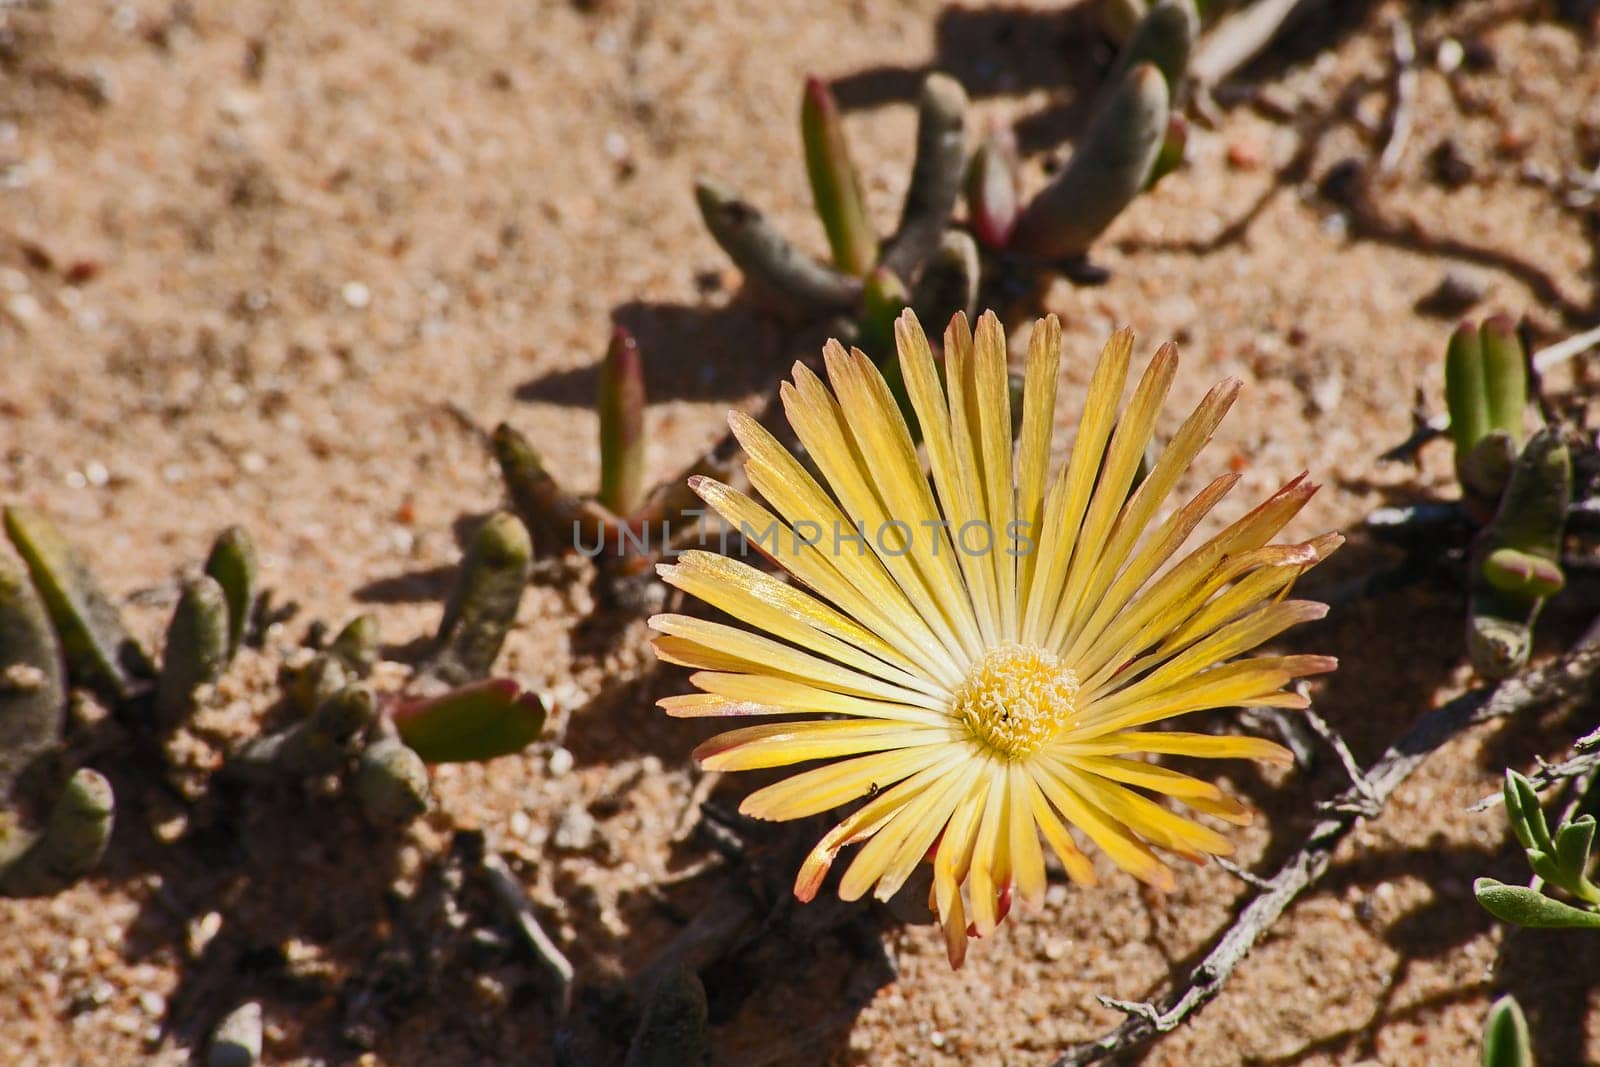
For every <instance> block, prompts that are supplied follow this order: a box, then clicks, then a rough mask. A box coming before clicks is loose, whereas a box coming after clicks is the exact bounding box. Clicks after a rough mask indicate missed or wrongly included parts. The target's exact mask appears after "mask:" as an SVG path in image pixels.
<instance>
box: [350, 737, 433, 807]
mask: <svg viewBox="0 0 1600 1067" xmlns="http://www.w3.org/2000/svg"><path fill="white" fill-rule="evenodd" d="M355 788H356V796H357V797H359V798H360V800H361V807H362V809H363V810H364V811H365V812H366V813H367V816H368V817H369V818H371V819H372V821H373V822H375V823H378V824H380V825H386V826H400V825H404V824H405V823H408V822H410V821H411V820H412V819H414V818H416V817H417V816H418V815H421V814H422V813H423V812H425V811H427V810H428V797H429V789H428V768H427V765H426V764H425V763H423V762H422V757H421V756H419V755H417V754H416V752H414V751H412V750H411V749H410V748H409V747H407V745H406V744H405V742H404V741H401V740H400V739H399V738H397V737H384V738H379V739H378V740H376V741H374V742H373V743H372V744H370V745H368V746H367V747H366V749H365V750H364V751H363V752H362V753H361V766H360V768H359V769H358V770H357V772H356V786H355Z"/></svg>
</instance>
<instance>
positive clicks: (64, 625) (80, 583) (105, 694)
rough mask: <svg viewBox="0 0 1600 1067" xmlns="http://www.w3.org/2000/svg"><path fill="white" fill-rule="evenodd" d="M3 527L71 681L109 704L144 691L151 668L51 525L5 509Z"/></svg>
mask: <svg viewBox="0 0 1600 1067" xmlns="http://www.w3.org/2000/svg"><path fill="white" fill-rule="evenodd" d="M5 527H6V535H7V536H8V537H10V538H11V543H12V544H13V545H14V546H16V549H17V553H18V554H19V555H20V556H22V559H23V562H24V563H26V564H27V566H28V574H29V576H30V577H31V578H32V579H33V584H34V587H35V588H37V589H38V590H39V596H40V598H41V599H42V600H43V601H44V606H45V609H46V610H47V611H48V612H49V614H50V620H51V622H52V624H53V625H54V626H55V629H56V633H57V634H58V635H59V636H60V639H61V648H62V651H63V652H64V653H65V655H66V663H67V674H68V677H69V678H70V679H71V681H72V683H73V684H74V685H81V686H83V687H84V688H86V689H92V690H94V691H95V692H96V693H98V694H99V695H100V696H101V697H102V698H103V699H105V700H106V701H107V702H109V703H113V704H114V703H117V702H119V701H122V700H125V699H127V698H128V697H129V696H131V695H133V694H134V693H136V692H139V691H141V690H145V689H148V687H149V683H150V682H151V681H152V680H153V679H154V678H155V673H156V672H155V665H154V664H153V663H151V661H150V657H149V655H148V654H146V653H145V651H144V649H142V648H140V647H139V643H138V642H137V641H135V640H134V639H133V636H132V635H131V634H130V633H129V632H128V628H127V626H126V624H124V623H123V621H122V614H121V612H119V611H118V610H117V609H116V607H115V606H114V605H113V604H112V603H111V601H110V599H109V598H108V597H107V596H106V595H105V593H104V592H102V591H101V589H100V586H99V584H98V583H97V582H96V581H95V579H94V575H93V574H92V573H90V571H89V567H88V565H87V564H86V563H85V562H84V561H83V559H82V557H81V556H79V555H78V553H77V552H76V551H75V550H74V549H73V548H72V546H71V545H70V544H68V543H67V541H66V539H65V538H63V537H62V536H61V534H60V532H59V531H58V530H57V529H56V528H55V525H54V524H53V523H51V522H50V520H49V519H47V518H45V517H44V516H43V515H41V514H39V513H38V512H36V511H33V510H31V509H28V508H21V507H8V508H6V509H5Z"/></svg>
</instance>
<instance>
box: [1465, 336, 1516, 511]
mask: <svg viewBox="0 0 1600 1067" xmlns="http://www.w3.org/2000/svg"><path fill="white" fill-rule="evenodd" d="M1527 365H1528V361H1527V355H1526V354H1525V353H1524V351H1523V348H1522V342H1521V341H1520V340H1518V338H1517V332H1516V327H1515V326H1514V324H1513V323H1512V322H1511V320H1510V319H1509V318H1507V317H1506V316H1503V315H1497V316H1495V317H1493V318H1491V319H1489V320H1488V321H1486V322H1485V323H1484V324H1483V326H1482V328H1481V329H1480V328H1478V327H1476V326H1474V325H1473V324H1472V323H1462V324H1461V325H1460V326H1459V327H1457V329H1456V331H1455V333H1454V334H1452V335H1451V337H1450V343H1449V346H1448V347H1447V348H1446V350H1445V365H1444V383H1445V403H1446V406H1447V407H1448V409H1449V412H1450V437H1451V440H1452V441H1454V443H1455V453H1456V477H1457V478H1458V479H1459V480H1460V482H1461V489H1462V494H1463V499H1464V501H1465V503H1466V506H1467V507H1468V508H1469V510H1471V511H1472V512H1474V514H1475V515H1476V516H1477V517H1478V518H1479V519H1480V521H1482V520H1485V519H1487V517H1488V516H1489V515H1491V514H1493V512H1494V510H1495V507H1496V505H1497V503H1498V502H1499V500H1500V496H1501V494H1502V493H1503V492H1504V491H1505V488H1506V483H1507V481H1508V480H1509V479H1510V477H1511V468H1512V465H1513V463H1514V462H1515V460H1516V457H1517V453H1518V451H1519V450H1520V449H1521V447H1522V441H1523V436H1524V435H1523V412H1524V409H1525V408H1526V407H1527V404H1528V369H1527Z"/></svg>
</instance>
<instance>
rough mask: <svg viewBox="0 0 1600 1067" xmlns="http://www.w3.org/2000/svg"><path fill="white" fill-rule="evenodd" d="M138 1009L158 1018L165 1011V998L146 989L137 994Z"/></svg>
mask: <svg viewBox="0 0 1600 1067" xmlns="http://www.w3.org/2000/svg"><path fill="white" fill-rule="evenodd" d="M139 1010H140V1011H142V1012H144V1013H145V1014H146V1015H148V1016H150V1017H151V1018H153V1019H159V1018H161V1017H162V1016H163V1015H165V1014H166V1013H167V998H166V997H164V996H162V995H161V994H160V993H152V992H149V991H148V990H147V991H146V992H143V993H140V994H139Z"/></svg>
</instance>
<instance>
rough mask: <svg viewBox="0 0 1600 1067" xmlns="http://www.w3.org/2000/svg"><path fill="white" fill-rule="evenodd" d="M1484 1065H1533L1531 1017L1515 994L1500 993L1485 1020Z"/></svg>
mask: <svg viewBox="0 0 1600 1067" xmlns="http://www.w3.org/2000/svg"><path fill="white" fill-rule="evenodd" d="M1483 1067H1533V1048H1532V1046H1531V1043H1530V1042H1529V1040H1528V1020H1527V1019H1525V1018H1523V1015H1522V1008H1521V1007H1520V1006H1518V1004H1517V1001H1516V998H1514V997H1511V996H1504V997H1501V998H1500V999H1499V1000H1497V1001H1495V1002H1494V1004H1493V1006H1491V1007H1490V1008H1489V1016H1488V1018H1487V1019H1485V1020H1484V1023H1483Z"/></svg>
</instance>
